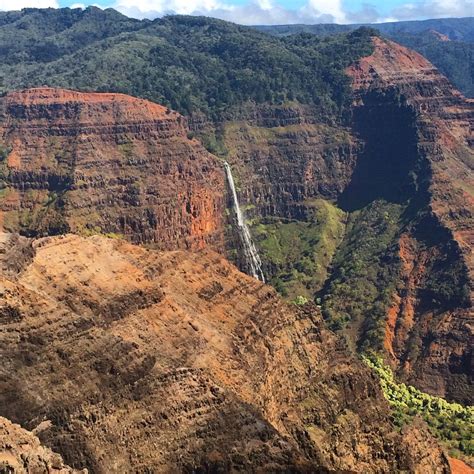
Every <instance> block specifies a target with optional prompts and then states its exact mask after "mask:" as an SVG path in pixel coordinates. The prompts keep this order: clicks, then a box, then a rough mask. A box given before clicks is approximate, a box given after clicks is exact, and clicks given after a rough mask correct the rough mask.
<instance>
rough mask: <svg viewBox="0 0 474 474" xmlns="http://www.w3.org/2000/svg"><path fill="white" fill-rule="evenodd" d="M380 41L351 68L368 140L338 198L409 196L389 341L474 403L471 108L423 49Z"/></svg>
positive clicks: (419, 382) (431, 385)
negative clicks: (473, 385) (419, 53)
mask: <svg viewBox="0 0 474 474" xmlns="http://www.w3.org/2000/svg"><path fill="white" fill-rule="evenodd" d="M374 43H375V45H376V49H375V53H374V54H373V55H372V56H370V57H368V58H364V59H362V60H361V61H360V62H359V63H358V64H357V65H355V66H353V67H351V68H350V70H349V73H350V74H351V75H352V77H353V78H354V85H353V86H354V90H355V94H356V99H355V100H356V105H355V114H354V119H355V126H356V129H358V133H359V136H361V138H362V139H363V141H364V142H365V143H366V146H365V150H364V152H363V153H362V155H361V160H360V161H359V162H358V165H357V167H356V169H355V171H354V174H353V179H352V182H351V185H350V186H349V187H348V188H347V189H346V192H345V194H343V196H342V199H341V202H342V203H343V205H346V206H351V205H352V206H353V207H354V208H360V207H361V206H363V205H364V203H365V202H368V201H370V200H373V199H376V198H383V199H385V200H387V201H389V202H395V203H405V206H404V211H403V213H402V215H401V218H400V221H399V226H400V227H399V231H398V232H397V234H396V242H394V244H395V245H396V247H397V248H398V263H397V265H398V266H399V267H398V268H399V270H398V277H397V279H398V281H397V284H396V289H395V290H394V294H393V299H392V304H391V307H390V309H389V311H388V318H387V319H386V329H385V330H386V338H385V341H384V346H385V349H386V351H387V353H388V354H389V355H390V356H391V357H392V358H393V359H392V360H393V361H396V363H397V364H399V368H400V371H401V373H402V374H403V375H404V376H405V377H406V378H407V379H408V380H409V381H410V382H411V383H413V384H414V385H416V386H418V387H420V388H422V389H424V390H426V391H428V392H431V393H436V394H438V395H442V396H447V397H448V398H454V399H456V400H461V401H464V402H468V403H472V400H473V399H472V394H473V391H472V380H471V379H470V377H471V376H472V357H473V355H472V347H473V342H474V339H473V326H472V325H473V319H472V276H473V260H472V244H473V241H472V229H473V228H474V220H473V209H474V207H473V194H472V192H473V187H472V184H473V173H472V167H473V164H472V163H473V161H472V159H473V152H472V135H471V133H472V131H471V130H472V123H473V119H474V109H473V106H472V103H471V102H469V101H467V100H466V99H464V98H463V97H462V96H461V95H460V94H459V93H458V92H457V91H455V90H454V89H453V88H452V86H451V85H450V84H449V82H448V81H447V79H446V78H444V77H443V76H441V75H440V74H439V73H438V72H437V71H436V70H435V69H434V68H433V66H432V65H431V64H430V63H428V62H427V61H426V60H425V59H424V58H422V57H421V56H420V55H418V54H416V53H414V52H411V51H409V50H407V49H406V48H402V47H400V46H398V45H396V44H395V43H392V42H389V41H384V40H381V39H379V38H375V39H374ZM403 116H405V118H404V119H403V120H402V119H400V120H395V121H394V118H396V117H400V118H403ZM397 142H398V143H397ZM365 155H366V156H367V158H366V161H364V156H365ZM384 183H385V184H384ZM364 190H365V192H364ZM358 199H362V201H361V202H358V201H357V200H358ZM359 336H360V334H359Z"/></svg>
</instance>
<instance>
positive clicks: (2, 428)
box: [0, 417, 87, 474]
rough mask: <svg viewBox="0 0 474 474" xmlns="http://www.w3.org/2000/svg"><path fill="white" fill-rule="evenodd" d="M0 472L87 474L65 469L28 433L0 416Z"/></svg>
mask: <svg viewBox="0 0 474 474" xmlns="http://www.w3.org/2000/svg"><path fill="white" fill-rule="evenodd" d="M0 472H4V473H15V474H73V473H74V474H80V473H83V474H87V471H86V470H84V471H82V470H81V471H78V470H76V469H71V468H70V467H68V466H66V465H65V464H64V462H63V460H62V458H61V456H60V455H59V454H56V453H53V452H52V451H51V450H50V449H48V448H45V447H44V446H42V445H41V443H40V441H39V439H38V438H37V436H36V435H35V434H34V433H30V432H28V431H26V430H24V429H23V428H21V427H20V426H18V425H15V424H13V423H11V422H10V421H9V420H7V419H6V418H2V417H0Z"/></svg>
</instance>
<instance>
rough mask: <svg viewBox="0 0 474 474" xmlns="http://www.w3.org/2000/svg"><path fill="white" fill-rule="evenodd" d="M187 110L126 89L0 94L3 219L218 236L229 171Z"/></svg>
mask: <svg viewBox="0 0 474 474" xmlns="http://www.w3.org/2000/svg"><path fill="white" fill-rule="evenodd" d="M188 134H189V133H188V130H187V128H186V123H185V119H184V118H183V117H181V116H180V115H179V114H177V113H175V112H171V111H170V110H168V109H166V108H165V107H162V106H160V105H157V104H154V103H151V102H148V101H145V100H140V99H134V98H132V97H129V96H125V95H121V94H93V93H90V94H86V93H79V92H73V91H67V90H62V89H50V88H42V89H30V90H26V91H20V92H14V93H10V94H8V95H7V96H6V97H3V98H2V99H0V145H1V150H0V151H2V154H1V156H0V158H1V161H0V175H1V176H0V177H1V178H2V181H3V189H2V191H1V193H2V200H1V203H0V225H1V227H2V228H3V229H6V230H8V231H21V232H22V233H24V234H26V235H48V234H56V233H62V232H65V231H72V232H79V233H97V232H103V233H117V234H122V235H124V236H126V237H127V238H129V239H130V240H132V241H134V242H146V243H154V244H155V245H156V246H158V247H160V248H183V247H190V248H196V247H202V246H203V245H204V244H205V243H206V242H212V243H213V244H214V245H215V246H216V248H218V247H219V246H221V245H222V216H223V207H224V198H223V196H224V189H225V188H224V187H225V180H224V174H223V171H222V169H221V166H220V164H219V163H218V162H217V160H216V159H215V158H214V157H213V156H212V155H210V154H209V153H207V152H206V151H205V150H204V148H203V147H202V146H200V145H199V143H198V142H197V141H195V140H192V139H189V138H188Z"/></svg>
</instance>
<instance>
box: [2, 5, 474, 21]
mask: <svg viewBox="0 0 474 474" xmlns="http://www.w3.org/2000/svg"><path fill="white" fill-rule="evenodd" d="M0 1H2V0H0ZM369 1H370V0H369ZM374 3H376V4H377V3H378V2H374ZM115 8H116V9H117V10H119V11H121V12H122V13H124V14H126V15H129V16H133V17H136V18H156V17H158V16H162V15H164V14H170V13H178V14H186V15H190V14H192V15H207V16H213V17H216V18H221V19H223V20H229V21H233V22H235V23H240V24H243V25H261V24H266V25H275V24H289V23H306V24H311V23H379V22H383V21H389V20H391V21H396V20H407V19H426V18H441V17H448V16H451V17H456V16H458V17H459V16H473V15H474V0H416V1H414V2H413V1H412V2H407V3H405V4H402V5H401V6H400V7H398V8H395V9H394V10H393V11H392V12H391V13H390V16H389V17H383V16H381V15H380V13H379V11H378V9H377V6H376V5H374V4H371V3H363V4H362V5H361V7H360V8H359V9H358V10H357V11H348V10H345V9H344V6H343V0H307V2H306V4H305V5H304V6H303V7H302V8H299V9H287V8H284V7H282V6H281V4H280V3H279V1H278V0H249V1H248V2H247V3H245V4H243V5H233V2H232V0H117V3H116V4H115Z"/></svg>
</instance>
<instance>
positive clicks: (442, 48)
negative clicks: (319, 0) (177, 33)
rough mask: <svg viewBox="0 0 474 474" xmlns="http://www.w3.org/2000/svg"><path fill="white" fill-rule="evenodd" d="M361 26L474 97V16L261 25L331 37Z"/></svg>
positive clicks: (281, 33)
mask: <svg viewBox="0 0 474 474" xmlns="http://www.w3.org/2000/svg"><path fill="white" fill-rule="evenodd" d="M361 26H370V27H372V28H375V29H377V30H378V31H380V33H381V34H382V35H384V36H387V37H388V38H390V39H393V40H394V41H396V42H397V43H400V44H402V45H404V46H407V47H409V48H411V49H414V50H415V51H417V52H419V53H420V54H422V55H423V56H425V57H426V58H427V59H429V60H430V61H431V62H432V63H433V64H434V65H435V66H436V67H437V68H438V69H439V70H440V71H441V72H442V73H443V74H444V75H445V76H446V77H447V78H448V79H449V80H450V81H451V82H452V83H453V84H454V85H455V86H456V87H457V88H458V89H459V90H460V91H461V92H463V93H464V95H466V97H474V17H472V18H442V19H434V20H424V21H399V22H391V23H377V24H358V25H335V24H322V25H280V26H257V27H256V28H257V29H258V30H259V31H262V32H264V33H268V34H272V35H277V36H288V35H293V34H297V33H312V34H315V35H318V36H320V37H327V36H331V35H335V34H339V33H347V32H349V31H353V30H355V29H357V28H360V27H361Z"/></svg>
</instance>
